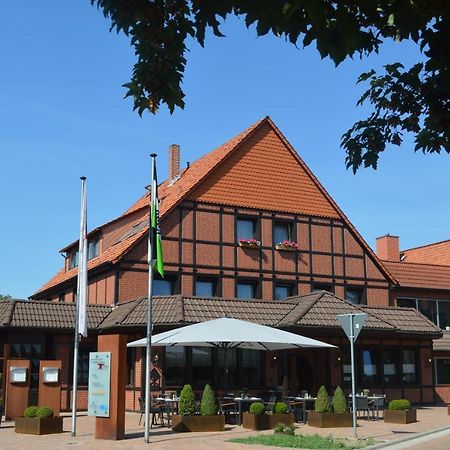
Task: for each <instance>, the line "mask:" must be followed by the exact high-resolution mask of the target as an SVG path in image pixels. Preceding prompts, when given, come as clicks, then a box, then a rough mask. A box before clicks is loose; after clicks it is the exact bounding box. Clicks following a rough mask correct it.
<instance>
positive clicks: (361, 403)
mask: <svg viewBox="0 0 450 450" xmlns="http://www.w3.org/2000/svg"><path fill="white" fill-rule="evenodd" d="M360 411H362V412H364V411H365V412H366V413H367V416H366V418H367V420H369V399H368V398H367V397H359V396H358V397H356V413H357V414H358V417H359V412H360Z"/></svg>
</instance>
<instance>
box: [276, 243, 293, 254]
mask: <svg viewBox="0 0 450 450" xmlns="http://www.w3.org/2000/svg"><path fill="white" fill-rule="evenodd" d="M275 249H276V250H279V251H286V252H296V251H297V248H296V247H289V246H286V245H282V244H277V245H275Z"/></svg>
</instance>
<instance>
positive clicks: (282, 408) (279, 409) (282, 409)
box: [272, 402, 288, 414]
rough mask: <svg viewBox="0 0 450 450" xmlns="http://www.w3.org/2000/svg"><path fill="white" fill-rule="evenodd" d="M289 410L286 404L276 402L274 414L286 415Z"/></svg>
mask: <svg viewBox="0 0 450 450" xmlns="http://www.w3.org/2000/svg"><path fill="white" fill-rule="evenodd" d="M287 410H288V407H287V405H286V403H284V402H276V403H275V405H273V410H272V412H273V413H274V414H286V413H287Z"/></svg>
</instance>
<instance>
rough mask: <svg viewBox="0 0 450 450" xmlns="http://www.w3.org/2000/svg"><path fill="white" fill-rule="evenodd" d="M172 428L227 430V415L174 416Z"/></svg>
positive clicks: (179, 430)
mask: <svg viewBox="0 0 450 450" xmlns="http://www.w3.org/2000/svg"><path fill="white" fill-rule="evenodd" d="M172 430H173V431H178V432H185V431H225V416H224V415H223V414H219V415H216V416H180V415H177V414H174V415H173V416H172Z"/></svg>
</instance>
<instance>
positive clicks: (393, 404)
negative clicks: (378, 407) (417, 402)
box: [388, 398, 411, 411]
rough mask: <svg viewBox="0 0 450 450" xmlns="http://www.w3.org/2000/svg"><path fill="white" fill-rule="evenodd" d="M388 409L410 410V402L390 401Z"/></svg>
mask: <svg viewBox="0 0 450 450" xmlns="http://www.w3.org/2000/svg"><path fill="white" fill-rule="evenodd" d="M388 409H389V410H391V411H404V410H405V409H411V402H410V401H409V400H406V399H405V398H401V399H400V400H391V401H390V402H389V405H388Z"/></svg>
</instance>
